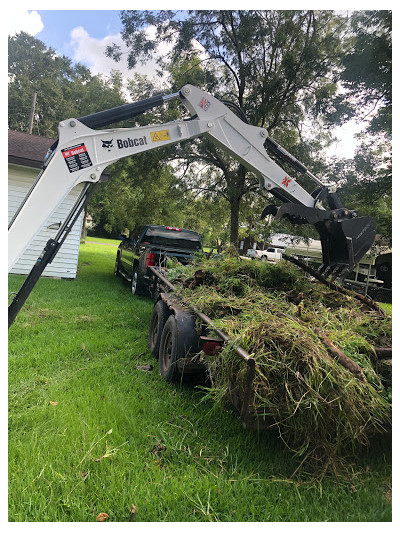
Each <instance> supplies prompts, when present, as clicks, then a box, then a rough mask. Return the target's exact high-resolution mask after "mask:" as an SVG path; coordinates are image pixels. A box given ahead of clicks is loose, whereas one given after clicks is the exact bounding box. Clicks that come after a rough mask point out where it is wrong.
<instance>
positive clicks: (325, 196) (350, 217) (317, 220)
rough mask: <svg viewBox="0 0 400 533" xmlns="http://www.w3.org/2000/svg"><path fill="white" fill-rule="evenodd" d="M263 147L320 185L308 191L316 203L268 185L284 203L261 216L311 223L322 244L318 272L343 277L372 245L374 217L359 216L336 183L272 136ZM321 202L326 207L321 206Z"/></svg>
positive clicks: (268, 209)
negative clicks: (296, 198) (316, 172)
mask: <svg viewBox="0 0 400 533" xmlns="http://www.w3.org/2000/svg"><path fill="white" fill-rule="evenodd" d="M265 148H266V149H268V150H269V151H270V152H272V153H273V154H274V155H275V156H276V157H278V158H279V159H280V160H282V161H285V162H286V163H288V164H289V165H290V166H292V167H293V168H294V169H296V171H298V172H300V173H301V174H304V175H306V176H308V177H309V178H311V179H312V180H314V181H315V182H316V183H318V184H319V187H318V188H317V189H315V191H313V192H312V193H311V196H312V197H313V198H315V203H314V206H315V207H306V206H304V205H301V204H296V203H293V202H292V201H291V200H290V199H288V198H287V197H286V196H285V195H283V194H282V191H280V190H277V189H271V190H270V191H269V192H270V193H272V194H273V195H274V196H276V197H277V198H279V199H280V200H282V201H283V202H284V203H283V205H282V206H281V207H278V206H275V205H268V206H267V207H266V208H265V209H264V211H263V212H262V214H261V219H263V218H265V217H266V216H267V215H274V216H275V218H281V217H285V218H288V219H289V220H290V222H292V223H293V224H313V225H314V226H315V228H316V229H317V231H318V233H319V235H320V240H321V246H322V264H321V266H320V268H319V273H320V274H321V275H323V276H324V277H325V278H327V277H328V276H331V280H332V281H333V280H334V279H336V278H339V279H342V280H343V279H344V278H345V276H346V275H347V274H348V273H349V272H351V271H352V270H353V269H354V267H355V266H356V265H357V263H359V261H360V259H361V258H362V257H363V256H364V255H365V254H366V253H367V252H368V250H369V249H370V248H371V246H372V244H373V242H374V240H375V235H376V224H375V221H374V219H373V218H371V217H358V214H357V212H356V211H352V210H349V209H346V208H345V207H343V205H342V203H341V201H340V199H339V197H338V195H337V194H336V188H335V187H327V186H325V185H324V184H323V183H322V182H321V181H320V180H319V179H318V178H317V177H316V176H314V175H313V174H312V173H311V172H310V171H309V170H308V169H307V168H306V167H305V165H303V163H301V162H300V161H298V160H297V159H296V158H295V157H294V156H293V155H292V154H290V153H289V152H288V151H287V150H285V149H284V148H283V147H282V146H280V145H279V144H278V143H277V142H276V141H274V139H272V138H271V137H268V138H267V139H266V141H265ZM323 202H325V204H326V206H327V207H326V208H324V207H323Z"/></svg>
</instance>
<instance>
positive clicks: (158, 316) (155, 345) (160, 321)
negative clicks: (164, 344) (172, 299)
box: [148, 300, 170, 359]
mask: <svg viewBox="0 0 400 533" xmlns="http://www.w3.org/2000/svg"><path fill="white" fill-rule="evenodd" d="M169 315H170V310H169V308H168V306H167V304H166V303H165V302H163V301H162V300H158V302H157V303H156V304H155V306H154V307H153V314H152V315H151V320H150V331H149V340H148V346H149V350H150V351H151V353H152V354H153V355H154V357H155V358H156V359H158V355H159V351H160V342H161V336H162V332H163V329H164V326H165V323H166V322H167V320H168V317H169Z"/></svg>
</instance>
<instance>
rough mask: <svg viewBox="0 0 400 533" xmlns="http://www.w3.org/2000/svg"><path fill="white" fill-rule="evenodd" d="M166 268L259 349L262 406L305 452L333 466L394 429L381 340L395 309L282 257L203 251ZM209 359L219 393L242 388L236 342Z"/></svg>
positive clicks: (236, 337)
mask: <svg viewBox="0 0 400 533" xmlns="http://www.w3.org/2000/svg"><path fill="white" fill-rule="evenodd" d="M199 271H200V272H201V275H202V281H201V283H200V284H196V283H194V282H193V280H195V279H196V275H195V273H196V272H199ZM168 278H169V280H170V281H171V282H172V283H173V284H174V285H175V286H176V287H177V288H178V292H179V295H180V297H181V299H182V300H183V301H184V302H187V303H189V304H191V305H192V306H194V307H195V308H196V309H198V310H199V311H202V312H203V313H205V314H206V315H208V316H209V317H210V318H211V319H212V320H213V323H214V324H215V326H217V327H219V328H220V329H223V330H224V331H225V332H226V333H227V334H228V335H229V336H230V338H231V339H232V340H233V341H234V343H236V344H238V345H240V346H242V347H243V348H244V349H245V350H247V352H248V353H249V354H251V355H252V356H253V357H254V359H255V361H256V375H255V378H254V381H253V386H252V398H251V406H252V409H253V411H254V414H255V416H256V418H258V419H259V420H260V421H262V422H263V425H265V424H267V426H269V427H271V428H277V429H278V431H279V435H280V437H281V438H282V440H283V441H284V442H285V444H286V445H287V446H288V447H289V448H290V449H292V450H293V451H294V452H295V453H296V454H298V455H299V457H301V458H302V459H304V460H306V459H313V460H314V461H317V462H322V464H323V465H324V468H329V467H332V468H334V467H335V465H336V464H337V460H338V458H339V457H340V456H343V455H344V454H348V453H349V452H351V451H355V450H356V449H357V447H358V446H360V445H366V444H368V442H369V439H370V438H371V437H372V436H374V435H377V434H379V433H384V432H387V431H389V428H390V424H391V389H390V388H389V389H388V388H385V387H384V383H383V380H382V377H381V375H380V374H379V367H378V362H377V359H376V357H375V352H374V347H385V346H386V347H387V346H391V318H390V317H388V316H386V315H385V314H384V313H382V314H380V313H378V312H377V311H376V310H372V309H370V308H368V307H366V306H365V305H364V304H363V303H362V302H360V301H359V300H357V299H356V298H354V297H353V296H351V295H345V294H340V293H339V292H336V291H334V290H332V289H330V288H327V287H326V286H324V285H322V284H321V283H319V282H316V281H313V280H311V279H307V278H306V276H305V275H304V273H303V272H302V271H300V270H299V269H298V268H297V267H295V266H293V265H291V264H289V263H287V262H284V261H282V262H280V263H277V264H271V263H261V262H256V261H246V260H240V259H234V258H227V259H224V260H220V259H212V260H200V259H199V260H197V262H196V263H195V264H194V265H192V266H190V267H184V268H182V267H179V266H177V267H175V268H170V269H169V270H168ZM321 331H322V332H323V334H324V336H327V337H328V338H329V340H330V341H331V342H332V343H333V344H334V345H335V346H336V347H337V348H338V349H339V350H341V351H342V352H343V354H345V356H347V357H348V358H350V359H351V360H352V361H353V362H354V363H356V364H357V365H359V367H361V369H362V373H363V376H364V379H363V380H360V379H358V378H357V377H356V376H355V375H354V374H353V373H351V372H350V371H349V370H347V369H346V368H345V367H344V366H342V365H341V364H339V363H338V361H337V360H335V359H334V358H332V355H331V354H330V353H329V350H328V349H327V347H326V345H325V344H324V343H323V342H322V341H321V336H320V335H319V333H321ZM207 364H208V368H209V373H210V378H211V381H212V384H213V388H212V389H213V390H214V392H215V393H216V394H215V397H219V398H220V397H226V398H232V394H235V395H236V396H237V395H239V397H240V396H242V397H243V394H244V390H245V374H246V368H245V365H244V364H243V361H242V360H241V359H240V358H239V357H238V356H237V354H236V352H235V350H234V348H233V347H232V345H226V346H225V347H224V349H223V351H222V352H221V353H220V354H219V355H218V356H217V357H210V358H209V359H208V360H207ZM386 385H387V384H386Z"/></svg>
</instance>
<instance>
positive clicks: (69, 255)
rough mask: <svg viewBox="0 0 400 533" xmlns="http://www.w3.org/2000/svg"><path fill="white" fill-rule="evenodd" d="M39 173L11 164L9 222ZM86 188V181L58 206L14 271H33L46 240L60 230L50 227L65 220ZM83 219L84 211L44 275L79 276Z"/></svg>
mask: <svg viewBox="0 0 400 533" xmlns="http://www.w3.org/2000/svg"><path fill="white" fill-rule="evenodd" d="M38 172H39V171H38V170H37V169H34V168H28V167H23V166H19V165H12V164H9V167H8V221H10V220H11V218H12V217H13V216H14V213H15V212H16V210H17V209H18V207H19V206H20V205H21V202H22V201H23V199H24V198H25V196H26V194H27V193H28V191H29V189H30V188H31V186H32V185H33V183H34V181H35V179H36V177H37V174H38ZM82 187H83V185H82V184H80V185H78V186H76V187H75V188H74V189H73V190H72V191H71V192H70V193H69V194H68V196H67V197H66V198H65V200H64V201H63V203H62V204H61V205H60V206H59V207H58V208H57V209H56V211H55V212H54V213H53V214H52V215H51V216H50V217H49V218H48V219H47V221H46V223H45V225H44V227H43V228H42V230H41V231H40V232H39V234H38V235H37V236H36V237H35V238H34V239H33V241H32V242H31V243H30V245H29V246H28V248H27V249H26V250H25V252H24V253H23V254H22V256H21V257H20V258H19V260H18V261H17V263H16V264H15V265H14V267H13V268H12V270H11V274H29V272H30V271H31V269H32V267H33V265H34V264H35V262H36V260H37V258H38V257H39V255H40V253H41V252H42V250H43V248H44V246H45V244H46V242H47V241H48V240H49V239H50V238H53V237H54V236H55V235H56V233H57V229H48V226H50V225H51V224H56V223H59V222H60V221H64V219H65V218H66V216H67V214H68V213H69V211H70V209H71V207H72V206H73V204H74V202H75V200H76V199H77V197H78V196H79V193H80V192H81V190H82ZM82 222H83V213H82V214H81V215H80V217H79V218H78V220H77V221H76V223H75V224H74V226H73V228H72V230H71V232H70V233H69V235H68V236H67V238H66V239H65V241H64V243H63V245H62V246H61V248H60V250H59V251H58V253H57V255H56V257H55V258H54V260H53V261H52V263H50V264H49V265H47V266H46V268H45V270H44V272H43V274H42V276H48V277H59V278H75V277H76V272H77V265H78V254H79V244H80V237H81V228H82Z"/></svg>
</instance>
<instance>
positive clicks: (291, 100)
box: [107, 10, 346, 243]
mask: <svg viewBox="0 0 400 533" xmlns="http://www.w3.org/2000/svg"><path fill="white" fill-rule="evenodd" d="M121 20H122V23H123V26H124V30H123V32H122V37H123V39H124V41H125V43H126V44H127V45H128V47H129V54H128V65H129V66H130V67H131V68H133V67H134V66H135V65H136V63H137V62H138V61H146V60H147V59H149V58H150V57H151V56H152V55H153V53H154V52H155V51H156V49H157V46H158V45H159V44H160V43H162V42H167V43H174V46H173V50H172V52H171V56H170V57H169V58H168V59H169V64H170V71H171V72H173V68H174V64H175V63H176V62H177V61H178V63H179V62H180V61H186V62H190V61H193V59H195V58H196V56H197V55H198V53H199V52H198V48H199V46H198V45H199V44H200V46H201V47H202V49H203V50H204V52H203V56H204V59H202V60H201V61H202V64H204V65H205V67H204V69H203V70H204V72H207V73H208V72H209V70H207V69H210V68H211V70H212V71H213V72H216V73H217V76H209V77H208V79H207V78H206V76H205V75H204V79H203V83H202V86H203V87H204V88H206V90H209V91H212V92H213V93H214V94H215V95H216V96H217V97H220V98H227V97H229V98H230V99H233V100H234V102H235V103H237V104H238V105H239V106H240V107H241V108H242V110H243V111H244V113H245V114H246V115H247V117H248V119H249V122H250V123H251V124H253V125H259V126H263V127H266V128H267V129H269V131H270V132H271V133H273V135H274V137H276V138H277V140H278V141H282V140H287V141H289V144H287V143H286V147H287V148H288V149H289V150H291V151H292V149H293V148H295V147H296V146H297V147H298V145H299V141H300V140H301V141H302V149H301V151H302V155H303V156H304V155H305V156H306V157H305V158H304V157H303V159H305V162H306V163H307V160H308V161H309V162H310V163H311V167H313V158H312V149H313V148H315V143H314V147H313V146H312V145H311V144H310V143H307V142H306V139H305V137H304V135H303V131H304V123H305V121H306V120H309V121H311V122H312V123H313V125H314V126H315V125H316V124H317V123H316V120H317V119H318V118H320V117H321V111H322V110H323V109H324V108H325V107H326V105H327V102H328V101H329V100H330V99H331V98H332V97H333V96H334V95H335V93H336V91H337V89H338V87H337V80H338V76H339V59H340V57H341V54H342V35H343V32H344V29H345V26H346V20H345V19H343V18H341V17H339V16H338V15H336V14H335V13H334V12H332V11H329V12H328V11H315V12H314V11H253V10H252V11H219V10H218V11H217V10H213V11H208V10H203V11H187V12H183V13H182V12H174V11H156V12H154V11H152V12H150V11H122V12H121ZM149 25H152V26H154V28H155V36H154V34H152V35H151V38H150V36H149V34H148V33H146V31H145V28H146V27H147V26H149ZM196 43H197V44H196ZM107 54H108V55H109V56H112V57H114V58H115V59H116V60H120V59H121V57H122V53H121V49H120V48H118V47H117V46H115V45H114V46H111V47H109V48H108V50H107ZM161 64H164V65H165V64H166V58H163V60H162V62H161ZM179 74H180V75H179V77H177V79H179V81H180V82H182V81H183V80H184V79H185V76H183V75H182V69H180V73H179ZM192 75H193V68H190V69H188V70H187V76H186V79H187V80H188V81H189V80H190V79H191V76H192ZM216 81H217V83H215V82H216ZM321 138H322V137H321ZM322 140H325V139H323V138H322ZM283 144H284V143H283ZM317 144H319V145H320V144H321V143H320V142H318V143H317ZM194 146H195V148H194V149H193V151H192V154H193V160H194V162H196V163H200V164H204V165H205V166H206V167H207V168H208V166H209V165H212V166H213V167H214V169H216V170H215V183H218V187H219V191H221V192H222V191H223V193H224V195H225V197H226V198H227V200H228V202H229V205H230V225H231V234H230V239H231V242H233V243H237V241H238V230H239V214H240V205H241V202H242V199H243V198H244V197H245V196H246V195H247V194H249V193H251V192H252V191H254V190H255V189H256V188H257V183H256V181H255V180H254V179H252V178H251V177H249V175H248V173H247V170H246V169H245V168H244V167H243V166H241V165H237V164H234V163H233V162H232V161H231V160H229V159H227V157H226V156H225V154H224V153H221V151H219V150H217V149H215V148H214V146H212V145H211V144H210V143H207V142H204V141H200V142H198V143H196V144H195V145H194ZM294 151H295V152H296V150H294ZM297 151H298V150H297ZM188 161H190V159H188ZM215 190H217V187H215Z"/></svg>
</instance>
